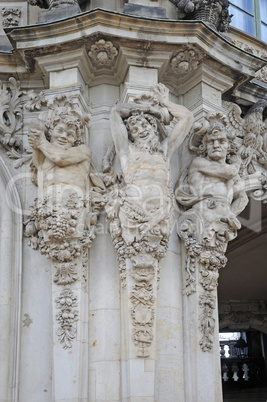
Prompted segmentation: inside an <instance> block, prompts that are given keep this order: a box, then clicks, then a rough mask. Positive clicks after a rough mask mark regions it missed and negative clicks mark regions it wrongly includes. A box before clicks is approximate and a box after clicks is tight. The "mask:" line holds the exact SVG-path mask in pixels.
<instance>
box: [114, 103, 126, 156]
mask: <svg viewBox="0 0 267 402" xmlns="http://www.w3.org/2000/svg"><path fill="white" fill-rule="evenodd" d="M129 115H130V114H129V110H128V108H126V107H125V106H124V105H123V104H119V105H116V106H114V107H113V108H112V109H111V113H110V127H111V134H112V138H113V141H114V144H115V148H116V152H117V154H118V156H119V158H120V159H121V158H123V157H125V156H126V155H127V153H128V147H129V144H128V141H129V140H128V132H127V129H126V127H125V124H124V122H123V119H122V118H123V117H125V118H126V117H128V116H129Z"/></svg>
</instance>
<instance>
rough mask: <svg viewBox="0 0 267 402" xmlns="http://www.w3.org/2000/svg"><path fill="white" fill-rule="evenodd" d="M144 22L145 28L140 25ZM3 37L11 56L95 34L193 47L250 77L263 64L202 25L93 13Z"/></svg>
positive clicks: (8, 31)
mask: <svg viewBox="0 0 267 402" xmlns="http://www.w3.org/2000/svg"><path fill="white" fill-rule="evenodd" d="M144 21H145V24H144ZM5 31H6V34H7V36H8V38H9V40H10V41H11V43H12V45H13V47H14V49H16V50H15V53H16V51H18V52H20V53H22V55H24V57H25V52H29V51H30V52H33V51H38V49H40V48H41V49H42V51H45V52H49V49H50V48H51V51H53V49H54V50H55V47H56V49H57V51H61V50H63V51H64V50H67V49H70V46H71V48H77V47H78V46H80V45H81V44H85V43H86V42H87V40H88V38H89V37H91V36H92V35H96V34H101V33H102V34H103V35H105V36H109V37H111V38H112V37H113V38H114V39H115V38H116V37H117V38H120V40H122V41H123V40H127V41H129V42H135V41H138V42H140V41H145V42H151V43H152V44H155V46H157V44H159V43H161V44H162V43H164V45H165V46H167V47H168V45H177V44H180V45H181V44H183V43H184V44H187V43H188V42H189V43H194V44H197V45H198V46H199V47H200V48H201V49H202V50H204V52H205V53H206V54H207V55H209V56H210V57H212V58H214V59H215V60H217V61H218V62H219V63H221V64H223V65H225V66H227V67H229V68H230V69H232V70H234V71H236V72H239V73H240V74H244V75H245V76H251V77H253V76H254V74H255V72H256V71H257V70H259V69H260V68H262V67H263V66H264V64H265V63H264V60H263V59H261V58H260V57H258V56H255V55H252V54H249V53H248V52H246V51H244V50H242V49H240V48H238V47H237V46H235V45H233V44H231V43H230V41H228V40H227V39H226V38H225V37H224V36H222V35H220V34H218V33H217V32H215V31H214V30H212V29H211V28H209V27H208V26H207V25H205V24H204V23H203V22H199V21H173V20H157V19H152V18H140V17H134V16H128V15H124V14H120V13H115V12H110V11H104V10H101V9H95V10H92V11H89V12H86V13H82V14H79V15H77V16H75V17H71V18H67V19H63V20H60V21H55V22H51V23H47V24H37V25H34V26H26V27H17V28H7V29H6V30H5Z"/></svg>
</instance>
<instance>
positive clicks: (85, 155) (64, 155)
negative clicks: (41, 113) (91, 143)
mask: <svg viewBox="0 0 267 402" xmlns="http://www.w3.org/2000/svg"><path fill="white" fill-rule="evenodd" d="M33 136H34V137H35V138H34V140H35V143H34V149H35V150H39V151H41V153H42V154H43V155H44V157H46V158H47V159H49V160H50V161H51V162H53V163H54V164H55V165H58V166H61V167H64V166H70V165H75V164H76V163H80V162H83V161H86V160H90V158H91V151H90V149H89V148H88V147H86V146H85V145H80V146H78V147H72V148H70V149H67V150H65V149H61V148H59V147H56V146H54V145H53V144H51V143H50V142H49V141H47V139H46V138H45V136H44V134H43V133H41V132H40V131H36V130H35V131H34V132H33V135H32V137H33Z"/></svg>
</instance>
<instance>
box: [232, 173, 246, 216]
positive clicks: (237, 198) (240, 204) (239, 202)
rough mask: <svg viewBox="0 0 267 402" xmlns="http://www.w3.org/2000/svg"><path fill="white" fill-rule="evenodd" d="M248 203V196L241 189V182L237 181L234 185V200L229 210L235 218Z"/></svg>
mask: <svg viewBox="0 0 267 402" xmlns="http://www.w3.org/2000/svg"><path fill="white" fill-rule="evenodd" d="M247 203H248V196H247V194H246V192H245V190H244V189H243V188H241V181H240V180H237V181H236V182H235V184H234V198H233V202H232V205H231V210H232V212H233V213H234V214H235V216H237V215H239V214H240V213H241V212H242V211H243V210H244V209H245V207H246V205H247Z"/></svg>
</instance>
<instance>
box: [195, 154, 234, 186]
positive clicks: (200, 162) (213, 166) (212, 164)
mask: <svg viewBox="0 0 267 402" xmlns="http://www.w3.org/2000/svg"><path fill="white" fill-rule="evenodd" d="M192 167H193V168H194V169H195V170H197V171H199V172H200V173H202V174H204V175H205V176H211V177H217V178H221V179H224V180H230V179H232V178H233V177H235V176H236V175H237V174H238V170H239V165H238V164H235V163H233V164H232V165H229V164H227V163H226V162H224V163H219V162H216V161H210V160H208V159H206V158H200V157H197V158H195V159H194V160H193V162H192Z"/></svg>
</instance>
